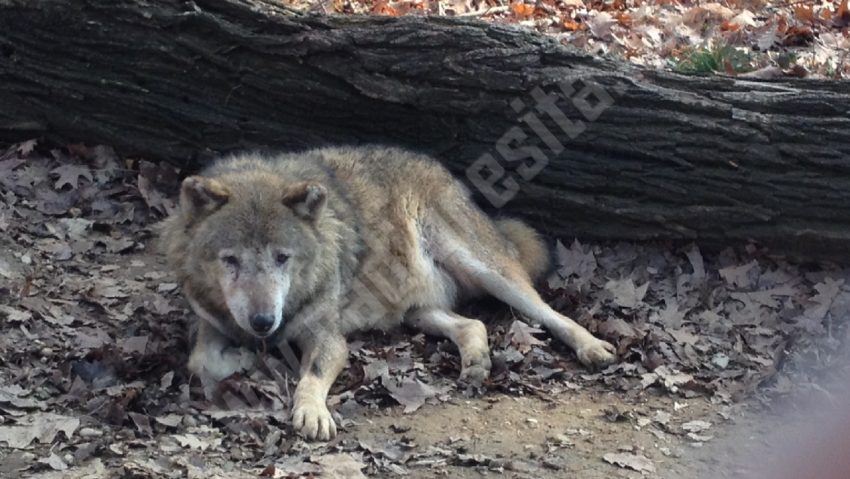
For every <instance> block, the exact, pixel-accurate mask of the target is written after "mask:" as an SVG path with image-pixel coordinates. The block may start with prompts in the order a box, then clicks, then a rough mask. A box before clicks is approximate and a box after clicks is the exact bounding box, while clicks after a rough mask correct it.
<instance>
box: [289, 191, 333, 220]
mask: <svg viewBox="0 0 850 479" xmlns="http://www.w3.org/2000/svg"><path fill="white" fill-rule="evenodd" d="M327 198H328V190H326V189H325V187H324V186H322V185H320V184H318V183H309V182H304V183H299V184H297V185H295V186H294V187H292V188H290V189H289V191H287V193H286V194H285V195H284V197H283V204H284V205H286V206H288V207H289V208H291V209H292V211H294V212H295V214H296V215H298V216H300V217H302V218H304V219H306V220H315V219H316V218H318V217H319V215H320V214H321V213H322V209H324V207H325V203H326V202H327Z"/></svg>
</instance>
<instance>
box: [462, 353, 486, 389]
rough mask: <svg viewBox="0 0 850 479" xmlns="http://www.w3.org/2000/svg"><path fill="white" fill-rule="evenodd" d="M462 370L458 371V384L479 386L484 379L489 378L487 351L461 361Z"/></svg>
mask: <svg viewBox="0 0 850 479" xmlns="http://www.w3.org/2000/svg"><path fill="white" fill-rule="evenodd" d="M463 363H464V364H463V368H462V369H461V371H460V382H462V383H464V384H471V385H473V386H480V385H481V383H483V382H484V380H485V379H487V378H488V377H490V368H491V367H492V363H491V362H490V355H489V354H488V352H487V351H484V352H483V353H480V354H478V355H476V356H475V357H473V358H469V359H466V360H464V361H463Z"/></svg>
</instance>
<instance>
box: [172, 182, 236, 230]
mask: <svg viewBox="0 0 850 479" xmlns="http://www.w3.org/2000/svg"><path fill="white" fill-rule="evenodd" d="M229 196H230V194H229V193H228V191H227V188H225V187H224V185H222V184H221V182H219V181H217V180H214V179H212V178H204V177H202V176H190V177H188V178H186V179H185V180H183V184H182V185H180V208H181V209H182V210H183V215H184V216H185V217H186V218H187V219H190V220H191V219H194V218H198V217H200V216H202V215H204V214H206V213H209V212H211V211H213V210H215V209H216V208H218V207H220V206H221V205H223V204H225V203H227V199H228V197H229Z"/></svg>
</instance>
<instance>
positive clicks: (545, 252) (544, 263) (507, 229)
mask: <svg viewBox="0 0 850 479" xmlns="http://www.w3.org/2000/svg"><path fill="white" fill-rule="evenodd" d="M496 228H498V230H499V231H500V232H501V233H502V235H504V236H505V239H507V240H508V242H509V243H511V245H513V247H514V248H516V251H517V253H519V258H518V259H519V262H520V263H521V264H522V266H523V267H524V268H525V271H526V272H528V275H529V276H530V277H531V280H532V281H537V280H538V279H540V277H541V276H543V274H544V273H546V272H547V271H549V267H550V266H551V262H552V258H551V254H550V251H549V248H547V247H546V244H545V243H543V240H542V239H541V238H540V235H539V234H538V233H537V231H534V229H533V228H531V227H530V226H528V225H527V224H525V223H523V222H522V221H520V220H516V219H512V218H507V219H500V220H496Z"/></svg>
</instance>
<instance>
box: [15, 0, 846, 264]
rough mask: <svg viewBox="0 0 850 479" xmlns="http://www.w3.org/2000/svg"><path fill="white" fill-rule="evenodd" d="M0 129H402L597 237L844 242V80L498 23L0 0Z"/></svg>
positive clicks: (233, 133)
mask: <svg viewBox="0 0 850 479" xmlns="http://www.w3.org/2000/svg"><path fill="white" fill-rule="evenodd" d="M0 105H2V108H0V141H4V140H5V141H14V140H20V139H22V138H27V137H32V136H45V137H53V138H59V139H62V140H63V141H69V140H72V141H81V140H82V141H87V142H100V143H106V144H110V145H114V146H116V147H117V148H118V149H119V150H120V151H121V153H123V154H128V155H143V156H145V157H147V158H151V159H163V160H168V161H172V162H177V163H180V164H186V163H192V164H197V162H199V161H205V160H206V159H208V158H209V157H211V156H212V155H213V154H215V153H219V152H223V151H228V150H233V149H242V148H257V147H266V148H279V149H287V150H290V149H301V148H306V147H312V146H317V145H323V144H340V143H364V142H379V143H392V144H399V145H403V146H407V147H411V148H414V149H417V150H420V151H425V152H428V153H431V154H433V155H435V156H437V157H438V158H439V159H440V160H441V161H443V162H444V163H445V164H446V165H447V166H448V167H449V168H451V169H452V170H454V171H455V172H457V173H458V174H459V175H461V176H462V177H465V178H466V180H467V181H468V182H469V183H470V185H471V187H472V189H473V191H476V192H477V193H478V194H479V197H480V199H482V203H483V204H484V205H485V206H489V207H490V208H491V209H500V210H501V211H504V212H505V213H507V214H518V215H521V216H523V217H525V218H527V219H529V220H530V221H531V222H533V223H534V224H535V225H536V226H538V227H540V228H541V229H542V230H544V231H545V232H547V233H550V234H553V235H560V236H565V237H572V236H578V237H581V238H588V239H652V238H662V239H694V240H700V241H704V242H712V243H724V242H729V241H741V240H749V239H753V240H757V241H762V242H766V243H770V244H775V245H778V246H781V247H785V248H791V249H792V250H794V251H796V252H797V253H803V254H806V255H811V256H820V255H823V254H835V253H839V254H841V253H847V252H850V82H828V81H815V80H793V81H758V80H749V79H741V78H724V77H710V78H700V77H685V76H680V75H675V74H672V73H665V72H654V71H649V72H647V71H640V70H639V69H637V68H636V67H634V66H631V65H627V64H623V63H618V62H615V61H612V60H606V59H599V58H594V57H591V56H588V55H586V54H582V53H578V52H576V51H573V50H571V49H568V48H565V47H563V46H561V45H560V44H558V43H557V42H556V41H555V40H553V39H549V38H545V37H542V36H539V35H537V34H534V33H532V32H527V31H524V30H521V29H515V28H513V27H510V26H500V25H492V24H485V23H481V22H476V21H469V20H460V19H451V18H414V17H406V18H386V17H322V16H306V15H300V14H295V13H292V12H288V11H286V10H285V9H283V8H281V7H279V6H275V4H274V3H273V2H270V1H262V0H253V1H251V0H215V1H214V0H196V1H194V2H189V1H177V0H167V1H158V2H145V1H142V0H115V1H97V0H88V1H83V0H71V1H61V0H5V1H0Z"/></svg>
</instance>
